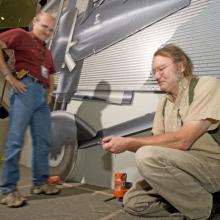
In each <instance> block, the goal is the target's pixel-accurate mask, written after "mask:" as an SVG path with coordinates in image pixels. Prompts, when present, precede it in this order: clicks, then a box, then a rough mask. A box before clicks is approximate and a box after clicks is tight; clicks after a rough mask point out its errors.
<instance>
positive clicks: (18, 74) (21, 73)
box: [13, 69, 47, 88]
mask: <svg viewBox="0 0 220 220" xmlns="http://www.w3.org/2000/svg"><path fill="white" fill-rule="evenodd" d="M13 75H14V77H15V78H16V79H18V80H22V79H23V78H25V77H29V78H30V79H32V81H34V82H36V83H39V84H41V85H42V86H43V87H44V88H47V85H46V84H45V83H43V82H42V81H40V80H39V79H37V78H35V77H34V76H32V75H31V74H30V72H29V71H28V70H25V69H21V70H20V71H18V72H14V73H13Z"/></svg>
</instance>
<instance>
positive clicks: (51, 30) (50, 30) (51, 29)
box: [40, 23, 53, 33]
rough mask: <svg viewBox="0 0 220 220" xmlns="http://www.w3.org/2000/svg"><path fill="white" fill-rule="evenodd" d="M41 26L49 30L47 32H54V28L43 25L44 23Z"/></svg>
mask: <svg viewBox="0 0 220 220" xmlns="http://www.w3.org/2000/svg"><path fill="white" fill-rule="evenodd" d="M40 26H41V27H42V28H44V29H47V30H49V32H51V33H52V32H53V28H50V27H49V26H48V25H46V24H42V23H40Z"/></svg>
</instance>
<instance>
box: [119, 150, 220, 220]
mask: <svg viewBox="0 0 220 220" xmlns="http://www.w3.org/2000/svg"><path fill="white" fill-rule="evenodd" d="M135 158H136V163H137V168H138V170H139V172H140V174H141V175H142V176H143V178H144V181H140V182H138V183H137V184H136V185H134V186H133V187H132V188H131V189H130V190H129V191H128V192H127V193H126V194H125V196H124V201H123V202H124V208H125V211H127V212H129V213H131V214H133V215H141V216H146V217H150V216H173V215H176V213H175V210H174V209H172V207H175V209H176V210H178V211H179V212H180V213H182V214H183V215H185V216H187V217H188V218H189V219H200V220H205V219H208V217H209V216H210V214H211V208H212V193H213V192H217V191H220V161H217V160H214V159H208V158H205V157H202V156H199V155H197V154H196V152H193V151H181V150H176V149H171V148H164V147H154V146H145V147H142V148H140V149H139V150H138V151H137V152H136V155H135Z"/></svg>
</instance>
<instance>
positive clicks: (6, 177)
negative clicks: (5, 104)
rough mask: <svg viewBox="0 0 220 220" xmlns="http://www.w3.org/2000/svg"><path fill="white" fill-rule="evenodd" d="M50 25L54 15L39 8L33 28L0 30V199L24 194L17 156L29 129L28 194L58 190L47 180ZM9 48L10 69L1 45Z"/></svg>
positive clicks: (17, 199)
mask: <svg viewBox="0 0 220 220" xmlns="http://www.w3.org/2000/svg"><path fill="white" fill-rule="evenodd" d="M53 28H54V19H53V17H51V16H50V15H49V14H47V13H45V12H40V13H39V14H38V15H37V16H36V17H35V18H34V19H33V30H32V31H31V32H26V31H24V30H23V29H20V28H16V29H12V30H9V31H6V32H3V33H1V34H0V73H1V74H3V76H4V77H5V79H6V80H7V81H8V83H10V85H11V91H10V109H9V131H8V140H7V143H6V146H5V149H4V164H3V175H2V180H1V193H2V195H1V200H0V203H1V204H4V205H7V206H8V207H19V206H22V205H24V204H25V203H26V199H25V198H24V197H23V196H22V195H21V194H20V193H19V192H18V189H17V182H18V180H19V159H20V154H21V149H22V145H23V141H24V135H25V131H26V129H27V127H28V126H30V129H31V135H32V143H33V151H32V182H33V187H32V189H31V193H33V194H41V193H43V194H47V195H51V194H57V193H59V192H60V189H58V188H56V187H55V186H51V185H48V184H47V179H48V176H49V173H48V172H49V165H48V152H49V146H50V144H51V118H50V117H51V116H50V110H49V106H48V103H49V102H50V100H51V95H52V92H53V73H54V72H55V69H54V65H53V61H52V56H51V53H50V51H49V50H48V49H47V48H46V40H48V38H50V36H51V34H52V32H53ZM4 48H9V49H13V50H14V56H15V71H16V73H15V74H14V75H13V74H12V73H11V70H10V69H9V67H8V66H7V64H6V63H5V61H4V58H3V53H2V49H4Z"/></svg>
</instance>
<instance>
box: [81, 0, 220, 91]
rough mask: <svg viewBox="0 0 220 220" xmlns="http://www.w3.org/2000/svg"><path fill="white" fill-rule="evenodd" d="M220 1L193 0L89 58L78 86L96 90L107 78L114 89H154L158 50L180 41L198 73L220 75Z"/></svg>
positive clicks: (156, 87)
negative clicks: (154, 61) (154, 57)
mask: <svg viewBox="0 0 220 220" xmlns="http://www.w3.org/2000/svg"><path fill="white" fill-rule="evenodd" d="M219 20H220V1H218V0H192V1H191V5H190V6H189V7H186V8H184V9H182V10H180V11H178V12H176V13H174V14H173V15H171V16H168V17H167V18H165V19H163V20H161V21H159V22H157V23H155V24H153V25H151V26H150V27H147V28H145V29H143V30H142V31H140V32H138V33H136V34H134V35H132V36H130V37H128V38H127V39H125V40H123V41H121V42H120V43H118V44H115V45H113V46H111V47H109V48H108V49H106V50H104V51H102V52H100V53H98V54H95V55H93V56H91V57H89V58H87V59H86V60H85V62H84V65H83V70H82V73H81V77H80V82H79V86H78V90H80V91H85V90H95V89H96V85H97V84H98V83H99V82H100V81H103V80H105V81H106V82H108V83H109V85H110V87H111V90H113V91H114V90H115V91H122V90H130V91H154V90H158V89H159V88H158V86H157V84H156V82H155V81H154V80H153V79H152V78H151V76H150V69H151V59H152V55H153V53H154V51H155V50H156V49H157V48H158V47H159V46H160V45H162V44H164V43H166V42H172V43H176V44H177V45H179V46H180V47H182V48H184V49H185V51H186V52H187V53H189V54H190V56H191V57H192V59H193V61H194V64H195V73H196V74H198V75H203V74H204V75H208V74H211V75H217V76H218V77H219V76H220V75H219V73H220V62H219V58H220V40H219V34H220V26H219V24H218V21H219Z"/></svg>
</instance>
